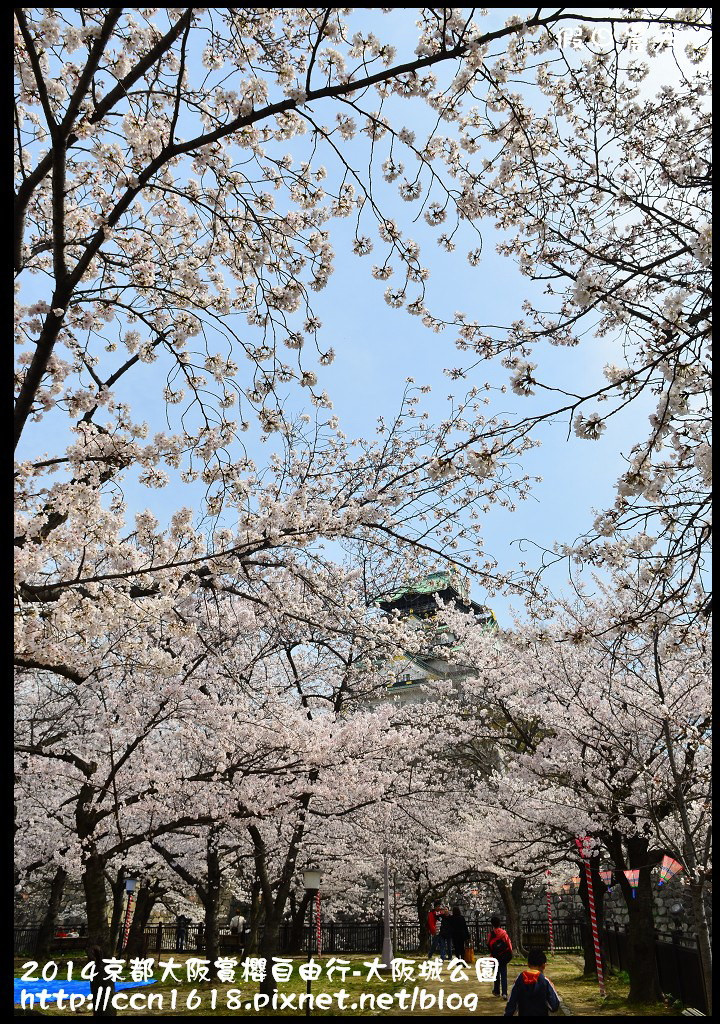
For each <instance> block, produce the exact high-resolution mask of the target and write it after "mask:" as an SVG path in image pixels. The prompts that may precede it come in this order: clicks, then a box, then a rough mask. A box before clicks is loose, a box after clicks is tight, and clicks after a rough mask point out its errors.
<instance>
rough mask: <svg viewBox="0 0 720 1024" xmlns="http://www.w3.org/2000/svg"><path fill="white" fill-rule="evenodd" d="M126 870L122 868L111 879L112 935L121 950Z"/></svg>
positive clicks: (116, 946)
mask: <svg viewBox="0 0 720 1024" xmlns="http://www.w3.org/2000/svg"><path fill="white" fill-rule="evenodd" d="M126 877H127V876H126V875H125V870H124V869H123V868H120V870H119V871H118V873H117V875H116V876H115V879H114V880H112V879H111V880H110V889H111V891H112V901H113V904H112V917H111V918H110V936H111V938H112V942H113V945H114V947H115V948H116V950H117V951H118V952H120V948H121V943H122V927H123V924H124V917H123V911H124V910H125V905H126V903H125V900H126V895H125V878H126Z"/></svg>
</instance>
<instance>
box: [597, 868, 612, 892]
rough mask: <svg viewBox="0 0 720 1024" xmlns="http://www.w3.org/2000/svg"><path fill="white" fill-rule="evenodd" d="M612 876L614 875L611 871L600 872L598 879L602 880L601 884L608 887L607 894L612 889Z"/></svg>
mask: <svg viewBox="0 0 720 1024" xmlns="http://www.w3.org/2000/svg"><path fill="white" fill-rule="evenodd" d="M613 874H614V872H613V871H601V872H600V878H601V879H602V881H603V883H604V884H605V885H606V886H607V887H608V892H609V891H610V890H611V889H612V877H613Z"/></svg>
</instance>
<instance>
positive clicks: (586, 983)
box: [512, 953, 679, 1017]
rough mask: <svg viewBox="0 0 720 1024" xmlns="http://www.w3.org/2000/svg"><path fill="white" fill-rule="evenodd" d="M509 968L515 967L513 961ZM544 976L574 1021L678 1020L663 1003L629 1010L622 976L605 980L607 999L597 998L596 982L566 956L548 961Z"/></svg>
mask: <svg viewBox="0 0 720 1024" xmlns="http://www.w3.org/2000/svg"><path fill="white" fill-rule="evenodd" d="M512 966H513V967H514V966H515V961H513V964H512ZM519 969H520V967H519ZM545 973H546V974H547V976H548V978H550V980H551V981H552V983H553V985H554V986H555V988H556V989H557V990H558V993H559V994H560V996H561V998H562V1000H563V1002H564V1003H565V1004H566V1008H567V1009H568V1010H569V1011H570V1013H571V1015H572V1016H573V1017H595V1016H600V1017H677V1016H679V1011H678V1010H674V1009H672V1008H670V1007H667V1006H664V1005H663V1004H662V1003H651V1004H648V1005H634V1006H628V1004H627V994H628V991H629V988H630V986H629V984H628V983H627V981H624V980H623V978H622V976H620V977H618V976H617V975H615V974H608V976H607V977H606V978H605V990H606V992H607V997H606V998H605V999H604V1000H603V999H601V998H600V992H599V990H598V983H597V978H596V977H595V976H587V975H583V958H582V957H581V956H573V955H572V954H569V953H567V954H566V953H557V954H556V955H555V956H554V957H548V964H547V967H546V968H545Z"/></svg>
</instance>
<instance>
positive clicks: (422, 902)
mask: <svg viewBox="0 0 720 1024" xmlns="http://www.w3.org/2000/svg"><path fill="white" fill-rule="evenodd" d="M431 903H432V901H431V899H430V898H429V895H428V893H426V892H423V890H422V889H421V888H420V886H418V887H417V889H416V890H415V907H416V909H417V916H418V924H419V925H420V947H421V949H422V950H423V951H424V952H425V953H428V954H429V953H430V932H429V931H428V924H427V919H428V914H429V913H430V905H431Z"/></svg>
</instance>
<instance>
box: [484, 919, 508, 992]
mask: <svg viewBox="0 0 720 1024" xmlns="http://www.w3.org/2000/svg"><path fill="white" fill-rule="evenodd" d="M490 924H491V925H492V931H491V932H490V933H489V935H488V937H487V946H488V949H489V951H490V956H494V957H495V959H496V960H497V962H498V971H497V974H496V975H495V984H494V985H493V995H494V996H499V995H500V990H501V988H502V997H503V999H507V996H508V981H507V969H508V964H509V963H510V961H511V960H512V940H511V939H510V936H509V935H508V933H507V932H506V931H505V929H504V928H501V927H500V918H499V917H491V918H490Z"/></svg>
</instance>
